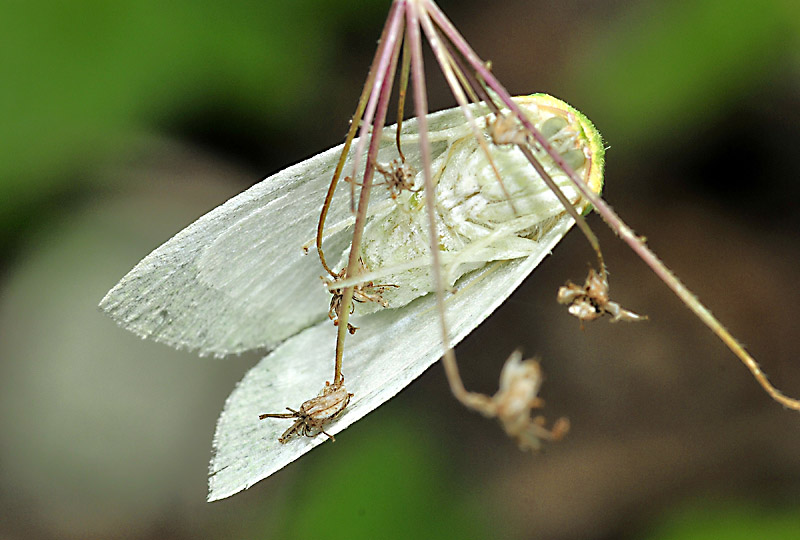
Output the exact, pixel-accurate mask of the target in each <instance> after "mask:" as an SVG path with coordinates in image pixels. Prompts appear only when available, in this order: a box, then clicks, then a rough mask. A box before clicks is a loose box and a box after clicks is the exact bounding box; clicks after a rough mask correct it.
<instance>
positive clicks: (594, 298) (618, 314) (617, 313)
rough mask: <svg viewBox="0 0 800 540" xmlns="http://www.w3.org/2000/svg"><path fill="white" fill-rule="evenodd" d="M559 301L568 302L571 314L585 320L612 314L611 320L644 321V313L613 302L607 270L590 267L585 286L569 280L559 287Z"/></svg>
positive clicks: (561, 302) (560, 302) (568, 309)
mask: <svg viewBox="0 0 800 540" xmlns="http://www.w3.org/2000/svg"><path fill="white" fill-rule="evenodd" d="M557 299H558V303H559V304H568V305H569V307H568V308H567V311H569V313H570V315H573V316H575V317H577V318H578V319H580V320H581V323H582V322H583V321H593V320H595V319H597V318H599V317H602V316H603V315H611V322H617V321H628V322H633V321H643V320H645V319H647V317H646V316H644V315H638V314H636V313H634V312H632V311H628V310H627V309H624V308H623V307H622V306H620V305H619V304H618V303H616V302H612V301H611V299H610V297H609V294H608V277H607V276H606V274H605V272H604V273H602V274H599V273H597V272H595V270H594V268H590V269H589V275H588V276H587V277H586V282H585V283H584V284H583V287H580V286H578V285H575V284H574V283H572V282H571V281H568V282H567V284H566V285H564V286H563V287H561V288H559V289H558V297H557Z"/></svg>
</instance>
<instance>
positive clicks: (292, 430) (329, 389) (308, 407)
mask: <svg viewBox="0 0 800 540" xmlns="http://www.w3.org/2000/svg"><path fill="white" fill-rule="evenodd" d="M351 397H353V394H350V393H348V392H347V390H346V389H345V387H344V377H342V382H341V383H339V384H331V383H330V382H328V381H326V382H325V387H324V388H323V389H322V390H321V391H320V393H319V395H317V396H316V397H313V398H311V399H309V400H307V401H304V402H303V404H302V405H300V410H299V411H296V410H294V409H290V408H289V407H287V409H288V410H289V411H290V412H288V413H268V414H262V415H259V417H258V418H259V419H260V420H263V419H265V418H294V419H295V421H294V423H293V424H292V425H291V426H290V427H289V429H287V430H286V431H284V432H283V435H281V436H280V438H278V441H279V442H280V443H281V444H286V443H287V442H289V440H290V439H291V438H292V437H294V436H295V435H299V436H305V437H316V436H317V435H319V434H320V433H322V434H323V435H325V436H326V437H328V438H329V439H331V440H335V439H334V437H333V435H330V434H329V433H326V432H325V430H323V429H322V428H323V427H324V426H325V424H327V423H329V422H332V421H333V420H335V419H336V418H338V417H339V416H340V415H341V414H342V413H343V412H344V410H345V408H346V407H347V404H348V403H349V402H350V398H351Z"/></svg>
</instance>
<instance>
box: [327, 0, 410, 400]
mask: <svg viewBox="0 0 800 540" xmlns="http://www.w3.org/2000/svg"><path fill="white" fill-rule="evenodd" d="M398 13H399V14H400V16H397V17H395V18H394V19H393V24H392V26H391V28H390V29H389V32H388V33H387V36H386V47H385V48H384V54H383V57H382V58H381V62H380V64H379V69H378V72H377V76H376V77H375V88H373V91H372V94H371V97H370V102H372V101H373V100H372V96H376V95H377V100H376V103H375V108H374V109H372V110H371V108H370V105H369V104H368V105H367V111H366V113H367V114H366V115H365V117H364V118H365V120H364V121H365V123H364V125H362V129H361V135H360V139H359V144H358V145H357V148H360V147H362V143H363V142H365V141H366V128H367V126H368V125H369V124H370V123H372V120H373V118H372V114H373V113H374V120H375V121H374V124H372V133H371V137H370V145H369V150H368V152H367V163H366V165H365V168H364V177H363V180H362V186H361V192H360V194H359V199H358V210H357V212H356V222H355V225H354V226H353V240H352V242H351V244H350V256H349V258H348V261H347V271H346V272H345V278H350V277H353V276H355V275H356V274H357V273H358V272H359V271H360V269H361V264H360V263H359V257H360V252H361V237H362V235H363V233H364V226H365V224H366V220H367V205H368V204H369V197H370V192H371V189H372V178H373V176H374V173H375V162H376V159H377V157H378V147H379V146H380V142H381V137H382V135H383V127H384V125H385V123H386V111H387V109H388V108H389V97H390V96H391V94H392V83H393V82H394V72H395V68H396V66H397V57H398V56H399V53H400V45H401V41H400V39H399V36H400V35H401V33H402V29H403V19H402V13H401V12H400V11H398ZM376 89H377V90H378V92H377V93H376V92H375V90H376ZM356 152H357V153H356V155H357V156H358V150H356ZM354 167H355V166H354ZM354 178H355V176H354ZM354 290H355V287H353V286H351V287H347V288H345V290H344V293H343V297H342V304H341V306H342V307H341V312H340V314H339V326H338V332H337V335H336V363H335V367H334V381H333V384H340V383H341V382H342V358H343V355H344V342H345V339H346V338H347V334H348V327H347V323H348V320H349V318H350V306H351V305H352V303H353V292H354Z"/></svg>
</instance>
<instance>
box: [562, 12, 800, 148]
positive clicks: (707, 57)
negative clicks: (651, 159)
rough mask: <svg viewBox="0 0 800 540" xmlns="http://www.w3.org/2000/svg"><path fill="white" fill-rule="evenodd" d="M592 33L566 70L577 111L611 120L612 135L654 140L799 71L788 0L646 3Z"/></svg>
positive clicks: (798, 17)
mask: <svg viewBox="0 0 800 540" xmlns="http://www.w3.org/2000/svg"><path fill="white" fill-rule="evenodd" d="M590 32H591V33H593V34H594V35H593V36H592V40H591V43H590V44H588V45H589V46H586V47H582V46H584V45H587V43H586V41H580V42H578V43H576V46H578V47H582V48H581V50H580V51H579V52H577V53H576V56H577V57H578V58H582V59H581V60H579V61H577V62H576V63H575V64H574V66H571V67H570V68H569V69H568V70H567V71H569V72H571V78H572V79H573V81H574V83H573V85H574V89H575V93H576V94H578V95H580V100H581V106H582V107H583V109H582V110H589V111H591V112H592V113H591V114H592V118H593V119H594V121H595V122H598V123H599V125H606V124H607V125H608V128H607V129H604V130H603V133H604V135H605V136H606V137H607V138H609V139H610V140H615V139H617V136H618V135H622V136H625V137H626V139H629V140H630V141H632V142H636V143H637V145H646V146H647V145H652V144H654V143H656V142H658V140H660V139H661V138H667V139H670V138H671V137H672V136H674V134H676V133H679V132H681V131H682V130H683V129H689V130H690V132H691V131H693V130H694V129H696V128H697V127H698V126H700V125H702V124H703V122H707V121H708V120H710V119H712V118H714V117H715V116H716V115H718V114H720V113H721V112H722V111H723V110H724V109H725V108H726V107H728V106H730V105H731V104H732V103H735V102H736V101H737V100H738V99H741V97H742V96H743V95H746V93H747V92H748V91H750V90H751V89H752V87H753V85H759V84H761V83H766V82H767V81H769V80H770V79H771V78H774V77H776V76H781V77H784V76H786V75H789V76H790V77H793V78H794V80H795V83H796V84H797V83H798V78H800V66H799V65H798V64H797V62H798V61H799V60H800V2H794V1H792V0H764V1H751V0H747V1H743V2H730V1H727V0H697V1H694V2H654V3H648V2H643V3H641V4H640V5H638V6H636V8H634V9H632V10H629V11H626V12H625V13H621V14H620V16H619V18H617V19H616V20H614V21H613V23H612V24H610V25H601V26H598V27H597V28H596V29H592V30H591V31H590ZM792 72H793V73H792ZM639 149H640V148H637V147H635V146H634V147H631V146H630V145H627V146H625V147H622V148H619V149H617V148H615V151H616V150H619V151H621V152H631V151H635V150H639Z"/></svg>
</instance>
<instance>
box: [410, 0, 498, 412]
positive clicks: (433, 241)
mask: <svg viewBox="0 0 800 540" xmlns="http://www.w3.org/2000/svg"><path fill="white" fill-rule="evenodd" d="M406 12H407V17H408V25H407V29H406V39H407V40H408V43H409V47H410V50H411V81H412V86H413V92H414V107H415V111H414V112H415V114H416V116H417V122H418V125H419V137H420V141H419V143H420V155H421V158H422V171H423V178H424V181H425V210H426V213H427V215H428V231H429V233H430V247H431V267H432V270H431V279H432V280H433V288H434V290H435V291H436V310H437V311H438V312H439V318H440V321H441V324H440V327H441V333H442V345H443V347H444V355H443V356H442V362H443V364H444V369H445V374H446V375H447V382H448V384H449V385H450V390H451V391H452V393H453V395H454V396H455V397H456V399H458V401H460V402H461V403H462V404H463V405H465V406H467V407H469V408H471V409H476V410H483V408H484V406H485V402H486V398H485V396H483V395H481V394H475V393H473V392H469V391H467V389H466V388H465V387H464V381H463V380H462V379H461V374H460V373H459V370H458V363H457V361H456V354H455V351H454V350H453V347H452V346H451V345H450V331H449V328H448V324H447V312H446V310H445V284H444V280H443V279H442V271H441V255H440V253H439V248H438V245H439V239H438V233H437V227H436V217H435V216H436V207H435V201H434V185H433V175H432V172H431V155H430V145H429V144H428V120H427V114H428V100H427V91H426V89H425V73H424V67H423V61H422V40H421V36H420V27H419V20H420V14H419V13H418V12H417V5H416V4H414V3H413V2H412V3H411V4H409V5H408V8H407V10H406ZM423 17H424V12H423Z"/></svg>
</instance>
